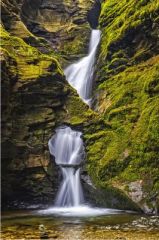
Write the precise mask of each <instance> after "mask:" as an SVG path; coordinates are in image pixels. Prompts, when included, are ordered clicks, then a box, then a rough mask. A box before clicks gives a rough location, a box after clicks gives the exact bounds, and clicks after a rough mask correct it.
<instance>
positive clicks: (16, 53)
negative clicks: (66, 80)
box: [0, 26, 63, 81]
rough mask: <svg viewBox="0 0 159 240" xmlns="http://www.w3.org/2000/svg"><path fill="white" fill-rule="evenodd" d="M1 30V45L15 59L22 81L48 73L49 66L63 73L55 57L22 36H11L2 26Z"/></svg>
mask: <svg viewBox="0 0 159 240" xmlns="http://www.w3.org/2000/svg"><path fill="white" fill-rule="evenodd" d="M0 30H1V47H2V49H4V50H3V51H5V52H7V54H8V55H9V56H10V57H12V58H13V59H14V60H15V62H16V69H17V71H18V72H17V73H18V74H19V76H20V79H21V80H22V81H25V80H29V79H36V78H38V77H40V76H43V75H46V74H48V73H49V71H48V69H49V67H51V68H52V69H53V70H54V71H56V73H59V74H63V73H62V70H61V68H60V65H59V63H58V62H57V60H56V59H55V58H53V57H50V56H48V55H45V54H42V53H41V52H39V51H38V50H37V49H36V48H34V47H32V46H30V45H28V44H27V43H25V42H24V41H23V40H22V39H21V38H19V37H15V36H11V34H9V33H8V32H7V31H6V30H5V29H4V28H3V27H2V26H1V29H0Z"/></svg>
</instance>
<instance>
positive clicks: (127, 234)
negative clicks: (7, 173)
mask: <svg viewBox="0 0 159 240" xmlns="http://www.w3.org/2000/svg"><path fill="white" fill-rule="evenodd" d="M39 225H44V227H45V233H46V234H45V236H47V237H48V238H45V239H59V240H67V239H68V240H76V239H78V240H98V239H106V240H107V239H109V240H117V239H118V240H119V239H120V240H136V239H137V240H144V239H145V240H151V239H152V240H157V239H159V232H158V227H159V219H158V217H155V216H154V217H153V216H152V217H147V216H141V215H138V214H135V213H127V212H121V213H118V214H117V213H116V214H107V215H104V216H85V217H77V216H72V217H70V216H69V217H68V216H59V215H58V214H57V215H56V214H55V213H54V214H51V213H48V214H46V213H45V214H44V213H42V212H41V213H40V212H39V211H12V212H11V211H10V212H5V213H3V214H2V239H5V240H10V239H30V240H31V239H40V236H41V234H42V232H41V231H40V230H39Z"/></svg>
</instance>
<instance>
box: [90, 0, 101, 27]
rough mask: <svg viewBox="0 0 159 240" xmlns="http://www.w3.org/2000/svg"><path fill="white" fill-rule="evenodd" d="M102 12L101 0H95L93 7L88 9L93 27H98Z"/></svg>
mask: <svg viewBox="0 0 159 240" xmlns="http://www.w3.org/2000/svg"><path fill="white" fill-rule="evenodd" d="M100 12H101V0H95V3H94V5H93V7H92V8H91V9H90V10H89V11H88V14H87V20H88V22H89V24H90V26H91V28H92V29H96V28H97V27H98V20H99V15H100Z"/></svg>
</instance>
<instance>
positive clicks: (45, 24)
mask: <svg viewBox="0 0 159 240" xmlns="http://www.w3.org/2000/svg"><path fill="white" fill-rule="evenodd" d="M95 4H96V6H95ZM91 9H96V11H94V12H93V13H94V15H93V14H92V12H90V10H91ZM99 9H100V1H98V0H97V1H93V0H89V1H82V0H76V1H73V0H67V1H66V0H63V1H62V0H61V1H49V0H46V1H41V0H38V1H31V0H24V1H22V0H19V1H18V0H7V1H2V34H1V35H2V54H1V61H2V191H3V192H2V196H3V199H2V200H3V203H4V205H5V206H6V205H10V204H11V205H18V206H20V205H23V204H24V205H25V206H26V204H28V205H31V204H37V203H41V204H45V203H47V204H48V203H52V199H53V198H54V194H55V192H56V188H57V185H58V177H57V174H58V169H57V167H56V166H55V165H54V161H50V156H49V153H48V146H47V143H48V140H49V138H50V137H51V136H52V135H53V132H54V130H55V128H56V127H57V126H59V125H61V124H63V123H65V124H68V125H71V126H72V127H73V128H76V129H80V130H81V131H83V135H84V141H85V146H86V153H87V160H86V164H85V167H84V169H83V176H82V179H83V182H85V184H84V187H85V190H86V195H87V197H88V199H89V201H92V202H93V203H95V204H99V205H103V206H109V207H119V208H123V209H124V208H130V209H137V207H139V208H140V209H142V210H144V211H145V212H149V213H152V212H157V209H158V206H159V202H158V201H159V200H158V191H159V190H158V189H159V182H158V173H159V171H158V164H159V149H158V146H159V135H158V133H159V115H158V114H159V105H158V89H159V84H158V82H159V81H158V80H159V75H158V69H159V57H158V51H159V46H158V37H159V23H158V22H159V21H158V20H159V19H158V13H159V5H158V3H157V0H154V1H147V0H142V1H140V2H139V3H136V2H135V1H134V0H133V1H132V0H131V1H130V0H129V1H125V0H122V1H120V2H119V1H117V0H113V1H109V0H107V1H103V2H102V5H101V14H100V18H99V28H100V29H101V31H102V40H101V46H100V48H99V52H98V60H97V64H96V68H95V69H96V74H95V83H94V91H93V99H94V103H93V109H92V110H91V109H88V106H87V105H85V104H84V103H83V102H82V101H81V99H79V97H78V96H77V94H76V92H75V91H74V90H73V89H72V88H71V87H70V86H69V85H68V83H67V82H66V80H65V77H64V75H63V70H62V69H61V67H60V65H61V66H62V67H65V66H66V65H67V64H68V63H69V62H73V61H75V60H76V59H79V57H81V56H83V55H84V54H86V49H87V47H88V42H89V36H90V25H89V23H88V21H89V22H90V24H91V26H94V27H96V22H94V21H92V16H95V15H96V14H97V12H98V13H99ZM95 13H96V14H95ZM97 15H98V14H97ZM94 24H95V25H94ZM87 174H88V175H89V176H90V179H91V181H92V182H90V185H89V184H88V183H89V180H88V179H87V178H88V176H87ZM92 183H93V186H92ZM92 193H93V194H92ZM17 199H18V200H19V201H18V202H17ZM133 202H134V205H133Z"/></svg>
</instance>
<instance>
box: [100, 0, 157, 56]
mask: <svg viewBox="0 0 159 240" xmlns="http://www.w3.org/2000/svg"><path fill="white" fill-rule="evenodd" d="M158 9H159V3H158V1H157V0H154V1H147V2H145V1H144V3H143V1H139V2H136V1H135V0H128V1H127V0H122V1H120V2H119V1H117V0H113V1H105V2H104V3H103V4H102V11H101V16H100V25H101V27H103V28H104V29H103V33H104V34H103V40H102V54H103V55H106V52H107V50H108V48H109V46H110V45H112V44H113V43H114V42H117V41H119V40H120V39H121V38H123V36H124V35H126V34H127V32H128V31H129V30H130V29H131V30H132V29H135V28H137V27H138V26H140V25H141V24H143V23H144V22H145V21H146V20H147V19H149V18H154V19H155V18H156V12H157V10H158Z"/></svg>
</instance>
